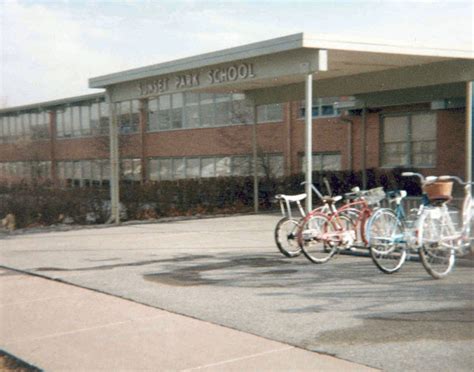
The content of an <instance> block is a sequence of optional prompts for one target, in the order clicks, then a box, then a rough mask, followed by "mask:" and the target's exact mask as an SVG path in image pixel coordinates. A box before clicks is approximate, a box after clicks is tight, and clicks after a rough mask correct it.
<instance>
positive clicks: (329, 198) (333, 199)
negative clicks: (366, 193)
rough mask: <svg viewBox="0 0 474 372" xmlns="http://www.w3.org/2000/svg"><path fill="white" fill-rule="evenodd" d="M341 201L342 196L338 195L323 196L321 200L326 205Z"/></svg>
mask: <svg viewBox="0 0 474 372" xmlns="http://www.w3.org/2000/svg"><path fill="white" fill-rule="evenodd" d="M341 199H342V196H340V195H337V196H323V197H322V198H321V200H322V201H323V203H328V204H334V203H336V202H338V201H339V200H341Z"/></svg>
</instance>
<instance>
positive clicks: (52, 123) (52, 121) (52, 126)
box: [48, 110, 59, 187]
mask: <svg viewBox="0 0 474 372" xmlns="http://www.w3.org/2000/svg"><path fill="white" fill-rule="evenodd" d="M48 116H49V146H50V153H49V157H50V160H51V174H50V176H51V180H52V181H53V185H54V187H58V186H59V182H58V170H57V163H56V138H57V135H56V111H54V110H51V111H49V112H48Z"/></svg>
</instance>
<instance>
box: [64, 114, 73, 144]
mask: <svg viewBox="0 0 474 372" xmlns="http://www.w3.org/2000/svg"><path fill="white" fill-rule="evenodd" d="M63 120H64V122H63V123H64V137H71V136H72V108H71V107H65V108H64V114H63Z"/></svg>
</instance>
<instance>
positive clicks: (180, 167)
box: [173, 158, 185, 180]
mask: <svg viewBox="0 0 474 372" xmlns="http://www.w3.org/2000/svg"><path fill="white" fill-rule="evenodd" d="M184 167H185V164H184V159H183V158H174V159H173V179H174V180H179V179H182V178H184V177H185V168H184Z"/></svg>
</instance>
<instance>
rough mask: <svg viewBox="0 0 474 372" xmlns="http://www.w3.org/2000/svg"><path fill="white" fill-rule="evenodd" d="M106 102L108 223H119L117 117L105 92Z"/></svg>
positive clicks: (108, 94) (113, 105)
mask: <svg viewBox="0 0 474 372" xmlns="http://www.w3.org/2000/svg"><path fill="white" fill-rule="evenodd" d="M107 102H108V104H109V116H110V200H111V212H112V214H111V218H110V222H112V221H113V222H114V223H115V224H117V225H118V224H119V223H120V208H119V205H120V196H119V195H120V194H119V174H120V173H119V146H118V143H119V139H118V125H117V115H116V111H115V104H114V103H113V102H112V97H111V95H110V92H109V91H107Z"/></svg>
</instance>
